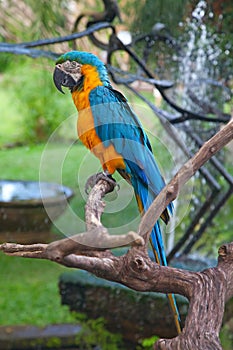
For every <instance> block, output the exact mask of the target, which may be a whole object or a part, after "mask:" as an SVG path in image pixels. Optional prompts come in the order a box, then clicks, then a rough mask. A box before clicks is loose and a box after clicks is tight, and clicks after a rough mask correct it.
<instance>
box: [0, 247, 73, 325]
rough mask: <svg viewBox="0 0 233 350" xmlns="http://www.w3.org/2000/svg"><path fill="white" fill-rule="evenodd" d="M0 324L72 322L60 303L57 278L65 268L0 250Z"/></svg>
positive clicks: (66, 309) (66, 310)
mask: <svg viewBox="0 0 233 350" xmlns="http://www.w3.org/2000/svg"><path fill="white" fill-rule="evenodd" d="M0 266H1V273H0V276H1V278H0V309H1V312H0V325H20V324H22V325H36V326H44V325H47V324H53V323H63V322H64V323H68V322H75V317H74V316H73V315H72V314H71V313H70V312H69V310H68V308H67V307H66V306H61V303H60V296H59V292H58V278H59V275H60V274H61V273H62V272H63V271H64V270H65V268H63V267H61V266H59V265H56V264H54V263H52V262H50V261H44V260H33V259H23V258H17V257H9V256H5V255H4V254H3V253H0Z"/></svg>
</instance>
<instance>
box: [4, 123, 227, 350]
mask: <svg viewBox="0 0 233 350" xmlns="http://www.w3.org/2000/svg"><path fill="white" fill-rule="evenodd" d="M232 139H233V121H231V122H230V123H228V124H227V125H226V126H225V127H224V128H223V129H222V130H221V131H220V132H218V133H217V134H216V135H215V136H214V137H213V138H211V139H210V140H209V141H208V142H206V143H205V144H204V145H203V147H202V148H201V149H200V150H199V152H198V153H197V154H196V155H195V156H194V157H193V158H192V159H190V160H189V161H188V162H187V163H186V164H185V165H184V166H183V167H182V168H181V169H180V170H179V172H178V173H177V174H176V175H175V177H174V178H173V179H172V180H171V182H170V183H169V184H168V185H167V186H166V187H165V188H164V189H163V191H162V192H161V193H160V194H159V195H158V197H157V198H156V199H155V201H154V202H153V204H152V205H151V207H150V208H149V210H148V211H147V212H146V213H145V215H144V216H143V218H142V220H141V223H140V226H139V230H138V233H137V234H136V233H132V232H129V233H128V234H127V235H121V236H111V235H109V234H108V232H107V230H106V228H104V227H103V226H102V224H101V222H100V218H101V214H102V212H103V209H104V204H103V202H102V198H103V197H104V196H105V194H106V193H108V192H110V191H111V190H112V187H111V186H112V185H110V184H109V183H108V182H106V181H104V180H101V181H100V182H99V183H98V184H96V185H95V186H94V188H93V189H92V191H91V193H90V196H89V202H88V203H87V206H86V210H87V212H88V211H89V213H90V214H88V215H87V216H88V220H87V221H88V227H95V228H94V229H92V230H91V231H87V232H86V233H83V234H79V235H75V236H73V237H70V238H66V239H63V240H60V241H55V242H52V243H50V244H32V245H25V246H24V245H20V244H13V243H5V244H2V245H0V250H2V251H3V252H4V253H6V254H8V255H17V256H21V257H30V258H39V259H49V260H52V261H56V262H58V263H60V264H62V265H65V266H68V267H76V268H80V269H84V270H87V271H89V272H91V273H93V274H95V275H96V276H98V277H102V278H104V279H108V280H111V281H116V282H119V283H122V284H124V285H126V286H128V287H130V288H132V289H135V290H138V291H141V292H145V291H152V292H162V293H175V294H181V295H183V296H185V297H187V298H188V299H189V301H190V306H189V313H188V316H187V318H186V320H185V326H184V328H183V330H182V333H181V334H180V335H179V336H177V337H176V338H173V339H160V340H159V341H158V342H157V343H156V344H155V346H154V348H155V349H157V350H159V349H160V350H170V349H172V350H175V349H177V350H178V349H185V350H193V349H202V350H210V349H211V350H213V349H215V350H221V349H222V347H221V344H220V340H219V330H220V327H221V323H222V318H223V314H224V306H225V302H226V301H227V300H228V299H229V298H231V297H232V295H233V242H232V243H229V244H226V245H224V246H222V247H221V248H220V249H219V259H218V265H217V266H216V267H215V268H210V269H207V270H205V271H202V272H197V273H195V272H190V271H186V270H181V269H176V268H171V267H164V266H159V265H157V264H156V263H154V262H152V261H151V260H150V258H149V256H148V254H147V242H148V239H149V236H150V232H151V229H152V227H153V226H154V223H155V222H156V220H157V219H158V218H159V216H160V215H161V213H162V212H163V210H164V208H165V207H166V206H167V205H168V203H169V202H170V201H171V200H174V199H175V198H176V196H177V194H178V192H179V190H180V188H181V187H182V186H183V185H184V184H185V183H186V182H187V181H188V180H189V179H190V178H191V177H192V176H193V174H194V173H195V172H196V171H197V170H198V169H199V168H200V167H201V166H202V165H203V164H204V163H205V162H206V161H207V160H208V159H210V158H211V156H212V155H214V154H215V153H216V152H217V151H218V150H220V149H221V148H222V147H223V146H225V145H226V144H227V143H228V142H229V141H231V140H232ZM90 198H91V200H90ZM93 203H94V204H93ZM122 245H130V246H131V248H130V249H129V251H128V252H127V253H126V254H125V255H122V256H120V257H116V256H114V255H113V254H112V252H111V251H110V250H109V248H112V247H116V246H122Z"/></svg>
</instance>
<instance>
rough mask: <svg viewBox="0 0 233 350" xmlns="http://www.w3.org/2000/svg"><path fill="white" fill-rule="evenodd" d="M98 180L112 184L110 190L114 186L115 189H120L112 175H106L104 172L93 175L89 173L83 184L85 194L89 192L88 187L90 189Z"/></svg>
mask: <svg viewBox="0 0 233 350" xmlns="http://www.w3.org/2000/svg"><path fill="white" fill-rule="evenodd" d="M100 180H104V181H107V182H108V183H109V184H110V185H111V186H112V191H113V190H114V188H115V187H117V190H119V189H120V186H119V184H118V183H117V182H116V180H115V179H114V178H113V177H112V175H107V174H105V173H104V172H101V173H97V174H94V175H91V176H90V177H89V178H88V179H87V182H86V184H85V192H86V194H89V189H92V188H93V187H94V186H95V185H96V184H97V183H98V182H99V181H100Z"/></svg>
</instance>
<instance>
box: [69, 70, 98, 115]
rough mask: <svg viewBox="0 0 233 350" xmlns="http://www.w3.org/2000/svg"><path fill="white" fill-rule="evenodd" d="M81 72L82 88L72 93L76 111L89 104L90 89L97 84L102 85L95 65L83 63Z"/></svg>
mask: <svg viewBox="0 0 233 350" xmlns="http://www.w3.org/2000/svg"><path fill="white" fill-rule="evenodd" d="M81 72H82V74H83V76H84V82H83V88H82V89H81V90H80V91H78V90H77V91H74V92H73V93H72V98H73V101H74V104H75V106H76V108H77V110H78V111H80V110H81V109H84V108H88V107H89V106H90V104H89V93H90V91H91V90H93V89H94V88H96V87H97V86H100V85H103V83H102V82H101V80H100V78H99V74H98V72H97V70H96V68H95V67H93V66H90V65H89V64H84V65H83V66H82V69H81Z"/></svg>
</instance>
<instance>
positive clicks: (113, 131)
mask: <svg viewBox="0 0 233 350" xmlns="http://www.w3.org/2000/svg"><path fill="white" fill-rule="evenodd" d="M89 100H90V105H91V110H92V114H93V118H94V123H95V127H96V132H97V134H98V136H99V137H100V139H101V140H102V142H103V143H104V144H105V146H109V145H110V144H113V145H114V148H115V149H116V151H117V152H118V153H119V154H121V155H122V157H123V158H124V161H125V164H126V169H125V172H126V173H127V174H129V175H130V179H131V183H132V186H133V187H134V191H135V193H136V194H137V195H138V196H139V197H140V199H141V202H142V205H143V208H144V210H145V211H146V210H147V209H148V208H149V206H150V205H151V203H152V202H153V200H154V198H155V196H157V195H158V193H159V192H160V191H161V190H162V188H163V187H164V185H165V183H164V180H163V178H162V176H161V173H160V171H159V168H158V166H157V164H156V161H155V159H154V156H153V153H152V150H151V145H150V142H149V139H148V137H147V135H146V133H145V132H144V130H143V128H142V126H141V123H140V121H139V120H138V118H137V116H136V115H135V113H134V112H133V111H132V110H131V108H130V106H129V105H128V103H127V101H126V99H125V98H124V96H123V95H121V93H120V92H117V91H115V90H112V89H110V88H107V87H104V86H98V87H97V88H95V89H94V90H92V91H91V92H90V95H89ZM169 210H170V212H171V213H172V205H169ZM151 239H152V242H153V245H154V247H155V249H156V251H157V254H158V257H159V260H160V263H161V264H163V265H167V262H166V256H165V249H164V245H163V238H162V233H161V230H160V226H159V222H157V223H156V224H155V226H154V229H153V231H152V234H151Z"/></svg>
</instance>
